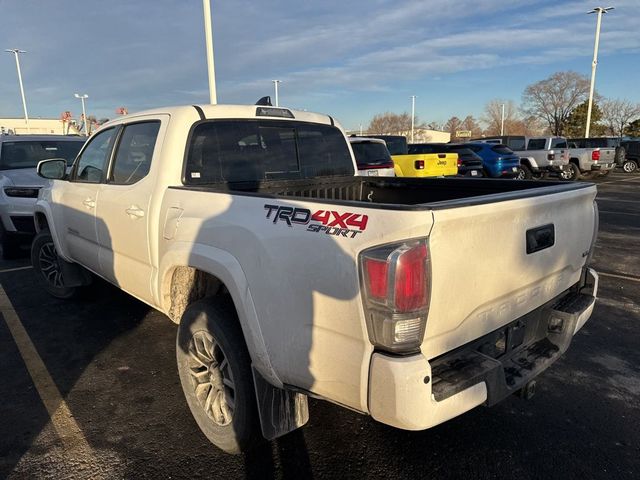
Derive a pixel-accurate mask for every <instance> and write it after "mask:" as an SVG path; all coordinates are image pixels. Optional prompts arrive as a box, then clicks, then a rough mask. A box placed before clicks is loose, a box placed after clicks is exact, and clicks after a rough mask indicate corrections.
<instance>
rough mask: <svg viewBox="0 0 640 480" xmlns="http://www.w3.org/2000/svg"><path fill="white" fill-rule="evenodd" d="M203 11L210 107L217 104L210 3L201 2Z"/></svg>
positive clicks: (205, 0) (206, 0)
mask: <svg viewBox="0 0 640 480" xmlns="http://www.w3.org/2000/svg"><path fill="white" fill-rule="evenodd" d="M202 9H203V10H204V41H205V44H206V47H207V72H208V74H209V102H210V103H211V105H215V104H217V103H218V95H217V94H216V69H215V65H214V63H213V31H212V27H211V3H210V1H209V0H202Z"/></svg>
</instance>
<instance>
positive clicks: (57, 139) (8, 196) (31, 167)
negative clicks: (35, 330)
mask: <svg viewBox="0 0 640 480" xmlns="http://www.w3.org/2000/svg"><path fill="white" fill-rule="evenodd" d="M84 142H85V138H84V137H76V136H65V135H0V245H1V246H2V256H3V257H4V258H11V257H15V256H16V255H17V254H18V252H19V249H20V244H21V243H22V242H23V241H28V240H30V239H31V237H33V235H34V234H35V226H34V223H33V206H34V204H35V202H36V198H37V197H38V192H39V191H40V188H41V187H42V186H43V182H44V180H43V179H42V178H40V177H39V176H38V175H37V174H36V166H37V165H38V162H39V161H40V160H45V159H47V158H64V159H65V160H66V161H67V163H68V164H69V165H71V163H72V162H73V160H74V159H75V157H76V155H77V154H78V152H79V151H80V148H82V145H84Z"/></svg>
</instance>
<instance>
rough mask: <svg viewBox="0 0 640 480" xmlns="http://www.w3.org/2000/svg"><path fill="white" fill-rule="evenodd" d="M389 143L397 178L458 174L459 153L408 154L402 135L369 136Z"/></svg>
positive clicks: (405, 141) (405, 139) (405, 140)
mask: <svg viewBox="0 0 640 480" xmlns="http://www.w3.org/2000/svg"><path fill="white" fill-rule="evenodd" d="M368 136H369V137H373V138H380V139H382V140H384V141H385V142H386V143H387V148H388V149H389V153H391V159H392V160H393V170H394V172H395V174H396V177H448V176H452V175H457V174H458V154H457V153H421V154H415V155H409V154H408V153H407V151H408V147H407V138H406V137H404V136H402V135H368Z"/></svg>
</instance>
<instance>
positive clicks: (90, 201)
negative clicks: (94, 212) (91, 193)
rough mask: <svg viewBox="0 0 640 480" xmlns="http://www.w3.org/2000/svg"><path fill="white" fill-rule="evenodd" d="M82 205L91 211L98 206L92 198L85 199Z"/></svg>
mask: <svg viewBox="0 0 640 480" xmlns="http://www.w3.org/2000/svg"><path fill="white" fill-rule="evenodd" d="M82 204H83V205H84V206H85V207H87V208H89V209H91V208H95V206H96V201H95V200H94V199H93V198H91V197H87V198H85V199H84V200H83V201H82Z"/></svg>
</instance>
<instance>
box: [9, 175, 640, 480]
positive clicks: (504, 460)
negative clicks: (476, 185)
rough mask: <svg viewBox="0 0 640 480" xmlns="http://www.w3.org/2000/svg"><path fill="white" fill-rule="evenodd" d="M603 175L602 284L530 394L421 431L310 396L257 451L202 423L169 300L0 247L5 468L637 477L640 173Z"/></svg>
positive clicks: (106, 473)
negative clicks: (213, 435)
mask: <svg viewBox="0 0 640 480" xmlns="http://www.w3.org/2000/svg"><path fill="white" fill-rule="evenodd" d="M596 183H598V190H599V194H598V204H599V208H600V234H599V237H598V243H597V249H596V254H595V259H594V262H595V267H596V269H597V270H598V271H599V272H600V273H601V277H600V292H599V300H598V303H597V306H596V308H595V310H594V313H593V316H592V317H591V320H590V321H589V322H588V323H587V324H586V326H585V327H584V328H583V329H582V330H581V331H580V333H579V334H578V335H577V336H576V337H575V339H574V341H573V343H572V345H571V347H570V348H569V351H568V352H567V353H566V354H565V355H564V356H563V358H561V359H560V360H559V361H558V362H557V363H555V364H554V365H553V366H552V367H551V368H550V369H549V370H547V371H546V372H544V373H543V374H542V375H541V376H540V377H539V381H538V392H537V394H536V396H535V397H534V398H533V399H532V400H529V401H524V400H521V399H519V398H516V397H511V398H509V399H507V400H505V401H504V402H502V403H500V404H498V405H497V406H494V407H492V408H484V407H480V408H476V409H474V410H472V411H470V412H468V413H467V414H465V415H462V416H460V417H458V418H456V419H453V420H451V421H449V422H447V423H445V424H443V425H440V426H438V427H435V428H433V429H430V430H427V431H423V432H405V431H400V430H396V429H393V428H391V427H387V426H385V425H382V424H379V423H377V422H375V421H374V420H372V419H371V418H370V417H367V416H363V415H359V414H357V413H354V412H351V411H348V410H345V409H343V408H340V407H337V406H335V405H332V404H330V403H326V402H321V401H316V400H311V402H310V416H311V418H310V421H309V424H308V425H307V426H305V427H304V428H303V429H301V430H298V431H296V432H293V433H291V434H289V435H287V436H285V437H283V438H281V439H279V440H277V441H274V442H272V443H271V444H266V445H265V446H263V447H262V448H260V449H258V450H256V451H254V452H252V453H251V454H247V455H245V456H229V455H226V454H224V453H222V452H221V451H219V450H217V449H216V448H215V447H214V446H213V445H211V444H210V443H209V442H208V441H207V440H206V438H205V437H204V435H203V434H202V433H200V431H199V429H198V427H197V426H196V423H195V421H194V420H193V419H192V417H191V415H190V413H189V410H188V408H187V405H186V403H185V400H184V398H183V395H182V391H181V388H180V384H179V380H178V372H177V369H176V362H175V335H176V326H175V325H174V324H173V323H172V322H171V321H169V320H168V319H167V318H166V317H165V316H164V315H162V314H160V313H158V312H156V311H154V310H152V309H150V308H149V307H147V306H146V305H144V304H142V303H140V302H138V301H137V300H135V299H133V298H132V297H130V296H128V295H126V294H124V293H122V292H121V291H119V290H117V289H116V288H114V287H112V286H109V285H107V284H104V283H98V284H96V285H95V286H94V287H93V288H92V290H91V291H90V292H89V293H88V294H87V295H86V296H85V297H84V298H81V299H79V300H74V301H60V300H56V299H53V298H51V297H49V296H48V295H47V294H46V293H45V292H44V291H43V290H42V289H41V288H39V287H38V286H37V285H36V284H35V282H34V277H33V271H32V270H31V269H30V268H29V260H28V258H26V257H25V258H23V259H19V260H14V261H0V285H1V289H2V291H0V306H2V310H1V311H2V316H3V317H4V321H2V320H0V374H1V382H0V392H1V394H0V399H1V402H0V478H9V479H21V478H28V479H39V478H52V479H67V478H69V479H80V478H82V479H84V478H91V479H94V478H127V479H129V478H135V479H138V478H224V479H232V478H309V477H315V478H394V479H401V478H430V479H439V478H481V479H484V478H487V479H489V478H491V479H495V478H509V479H512V478H519V479H536V480H537V479H542V478H544V479H552V478H562V479H571V478H579V479H591V478H602V479H616V478H628V479H633V478H640V348H639V346H640V175H625V174H623V173H618V172H615V173H613V174H611V175H609V176H608V177H606V178H602V179H600V180H597V181H596ZM3 292H6V296H5V295H4V293H3Z"/></svg>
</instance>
